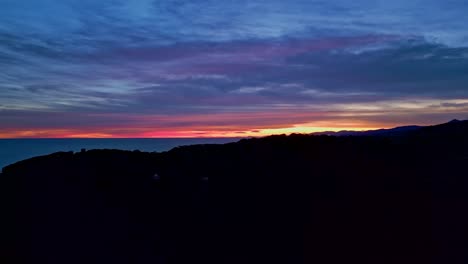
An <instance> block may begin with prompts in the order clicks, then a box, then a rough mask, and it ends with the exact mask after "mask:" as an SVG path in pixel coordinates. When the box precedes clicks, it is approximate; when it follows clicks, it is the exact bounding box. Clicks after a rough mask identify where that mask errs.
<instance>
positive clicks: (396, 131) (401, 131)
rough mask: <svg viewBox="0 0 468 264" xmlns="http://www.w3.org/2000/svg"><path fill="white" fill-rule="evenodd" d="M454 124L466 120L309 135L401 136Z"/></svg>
mask: <svg viewBox="0 0 468 264" xmlns="http://www.w3.org/2000/svg"><path fill="white" fill-rule="evenodd" d="M455 124H468V120H463V121H460V120H458V119H453V120H452V121H449V122H447V123H443V124H439V125H432V126H417V125H410V126H400V127H395V128H383V129H377V130H367V131H351V130H342V131H325V132H316V133H312V134H311V135H316V136H322V135H326V136H338V137H340V136H402V135H406V134H408V133H410V132H416V131H420V130H423V129H428V128H434V127H439V128H440V127H450V126H453V125H455Z"/></svg>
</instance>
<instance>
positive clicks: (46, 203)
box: [0, 121, 468, 264]
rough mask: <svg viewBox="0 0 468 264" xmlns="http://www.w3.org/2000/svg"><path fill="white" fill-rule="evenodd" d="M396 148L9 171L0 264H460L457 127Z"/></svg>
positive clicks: (189, 153) (463, 144)
mask: <svg viewBox="0 0 468 264" xmlns="http://www.w3.org/2000/svg"><path fill="white" fill-rule="evenodd" d="M403 130H404V129H403ZM397 134H398V135H397V136H395V135H394V133H390V134H388V133H383V134H380V135H378V136H376V135H362V136H347V137H335V136H311V135H290V136H270V137H265V138H254V139H246V140H241V141H239V142H236V143H229V144H224V145H194V146H187V147H179V148H175V149H173V150H171V151H168V152H163V153H143V152H138V151H133V152H130V151H118V150H91V151H82V152H79V153H72V152H69V153H68V152H67V153H65V152H62V153H55V154H51V155H48V156H43V157H37V158H33V159H29V160H26V161H22V162H19V163H16V164H14V165H11V166H8V167H6V168H4V170H3V173H2V175H1V177H0V203H1V216H0V232H1V233H0V263H4V264H8V263H48V264H55V263H57V264H58V263H60V264H63V263H66V264H73V263H80V264H81V263H135V264H138V263H255V264H258V263H373V264H375V263H411V264H414V263H450V264H456V263H468V172H467V166H468V121H454V122H450V123H447V124H442V125H437V126H431V127H418V128H415V129H409V130H404V131H403V132H399V133H397ZM208 183H209V184H210V188H208ZM208 189H210V190H209V191H208Z"/></svg>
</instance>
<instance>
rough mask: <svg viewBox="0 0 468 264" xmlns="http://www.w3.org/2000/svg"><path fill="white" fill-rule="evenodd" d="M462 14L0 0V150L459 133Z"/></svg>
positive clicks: (186, 0)
mask: <svg viewBox="0 0 468 264" xmlns="http://www.w3.org/2000/svg"><path fill="white" fill-rule="evenodd" d="M467 13H468V5H467V4H466V0H424V1H423V0H412V1H408V0H392V1H388V0H354V1H349V0H288V1H284V0H256V1H244V0H236V1H229V0H225V1H216V0H203V1H198V0H171V1H168V0H159V1H157V0H132V1H127V0H100V1H95V0H1V1H0V138H18V137H244V136H263V135H268V134H278V133H292V132H295V133H309V132H316V131H325V130H344V129H347V130H349V129H354V130H367V129H375V128H387V127H393V126H399V125H408V124H418V125H428V124H435V123H442V122H446V121H449V120H451V119H455V118H457V119H468V30H466V25H468V16H467V15H466V14H467Z"/></svg>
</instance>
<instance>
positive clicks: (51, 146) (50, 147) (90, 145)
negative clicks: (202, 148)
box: [0, 138, 239, 169]
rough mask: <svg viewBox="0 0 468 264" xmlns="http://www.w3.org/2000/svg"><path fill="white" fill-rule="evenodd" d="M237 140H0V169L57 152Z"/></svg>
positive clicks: (150, 148) (149, 148)
mask: <svg viewBox="0 0 468 264" xmlns="http://www.w3.org/2000/svg"><path fill="white" fill-rule="evenodd" d="M238 140H239V139H238V138H148V139H146V138H145V139H0V169H1V168H3V167H5V166H6V165H9V164H12V163H15V162H18V161H21V160H24V159H28V158H32V157H35V156H41V155H47V154H51V153H54V152H58V151H80V150H81V149H83V148H85V149H87V150H91V149H121V150H140V151H148V152H152V151H157V152H161V151H167V150H170V149H172V148H174V147H177V146H184V145H194V144H224V143H229V142H235V141H238Z"/></svg>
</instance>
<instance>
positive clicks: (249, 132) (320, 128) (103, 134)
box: [0, 122, 385, 139]
mask: <svg viewBox="0 0 468 264" xmlns="http://www.w3.org/2000/svg"><path fill="white" fill-rule="evenodd" d="M379 128H385V127H383V126H379V125H376V124H363V123H350V124H343V125H341V126H333V124H330V123H328V122H327V123H316V124H314V123H310V124H299V125H293V126H284V127H281V126H278V127H272V128H252V129H246V128H239V129H235V127H227V128H223V127H212V128H210V127H208V128H206V129H202V128H194V129H182V128H178V129H174V130H165V131H162V130H158V131H154V130H152V129H149V128H145V129H134V130H133V131H131V130H132V129H128V128H125V129H118V128H107V129H106V128H104V129H100V130H99V131H95V130H96V129H92V130H91V129H89V130H88V129H82V130H80V129H29V130H17V129H11V130H4V131H0V138H2V139H7V138H221V137H234V138H242V137H263V136H269V135H278V134H293V133H297V134H309V133H314V132H324V131H341V130H355V131H364V130H373V129H379ZM129 130H130V131H131V132H128V131H129ZM122 131H127V132H125V133H123V132H122Z"/></svg>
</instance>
